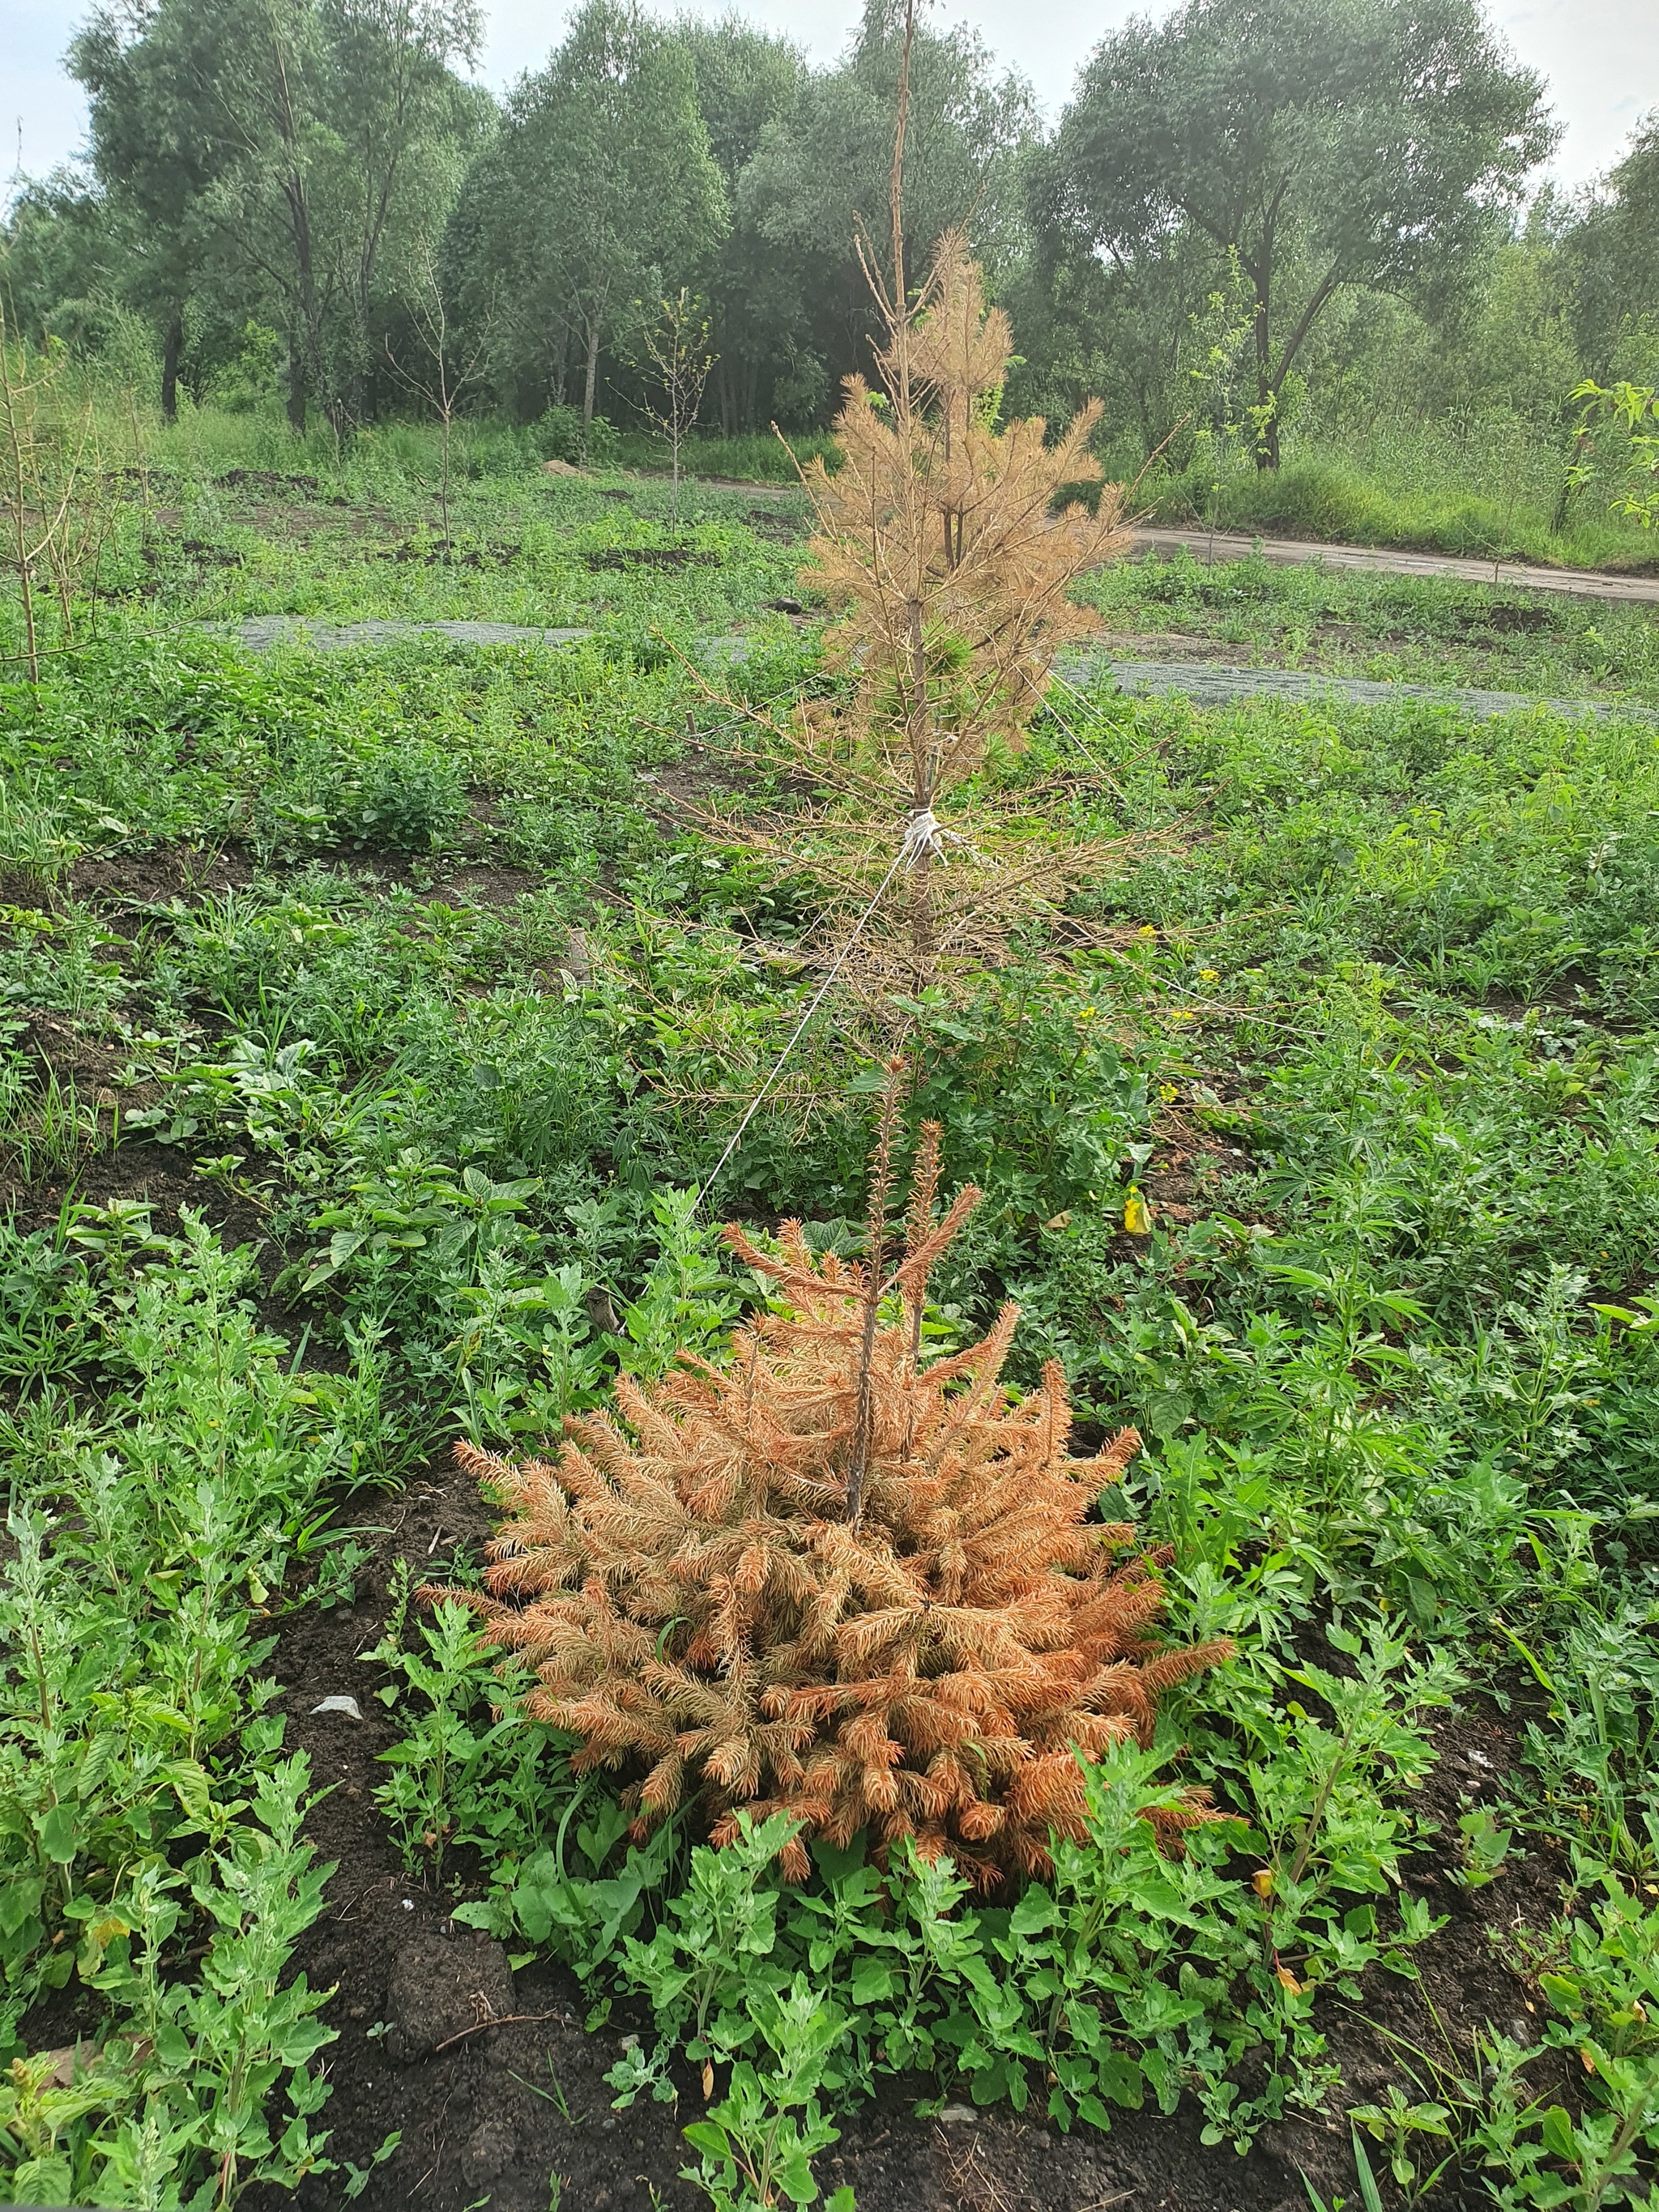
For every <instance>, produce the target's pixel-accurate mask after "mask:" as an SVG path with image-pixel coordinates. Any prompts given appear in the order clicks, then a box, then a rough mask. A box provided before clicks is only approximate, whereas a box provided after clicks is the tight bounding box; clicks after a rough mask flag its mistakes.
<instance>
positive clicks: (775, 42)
mask: <svg viewBox="0 0 1659 2212" xmlns="http://www.w3.org/2000/svg"><path fill="white" fill-rule="evenodd" d="M674 35H675V37H676V38H677V39H678V40H679V42H680V44H681V45H682V46H684V49H685V51H686V52H687V53H688V54H689V55H690V58H691V66H692V70H693V71H694V73H695V76H696V88H697V106H698V107H699V109H700V111H701V112H702V119H703V122H704V125H706V127H707V129H708V150H709V152H710V153H711V154H712V155H713V156H714V163H715V166H716V167H718V168H719V170H720V176H721V179H722V180H723V181H724V183H725V185H726V202H727V204H728V206H729V207H730V209H731V210H732V216H733V220H732V224H731V226H730V228H729V229H728V230H727V232H726V236H725V237H724V238H723V239H722V240H721V241H720V245H719V246H718V247H717V248H716V250H715V252H714V254H713V255H712V256H711V258H710V262H709V267H708V279H707V284H706V288H705V289H706V291H707V295H708V302H709V307H710V311H711V314H712V318H713V328H712V332H711V336H712V340H713V345H714V355H715V362H714V387H713V392H712V395H711V396H712V399H713V403H714V405H715V406H716V407H717V408H718V410H719V411H720V428H721V429H722V430H723V431H724V432H725V434H726V436H727V437H732V436H734V435H737V434H738V433H739V432H741V431H747V430H753V429H755V428H757V424H758V425H763V424H764V422H765V421H766V416H765V415H763V413H761V411H760V410H761V407H762V404H763V392H765V391H766V389H767V387H768V386H770V385H771V384H772V383H773V382H774V381H775V378H776V375H777V374H778V372H779V371H780V370H786V371H787V364H788V359H789V349H788V346H787V337H786V333H787V331H788V329H789V327H790V326H791V325H792V324H793V322H794V320H795V316H794V313H793V299H790V298H789V297H788V293H789V284H790V277H789V272H788V270H787V268H784V267H781V266H780V265H779V261H778V257H777V256H776V254H775V252H774V251H773V249H772V247H771V246H770V245H769V242H768V241H767V240H766V239H764V238H763V236H762V235H761V234H760V233H759V231H758V230H757V228H756V226H755V224H754V223H753V222H750V221H742V220H738V205H739V190H740V187H741V184H742V180H743V176H744V171H745V170H746V169H747V168H748V167H749V164H750V162H751V161H753V160H754V158H755V155H756V154H757V152H758V151H759V149H760V143H761V141H762V139H763V137H764V136H765V134H766V132H767V131H768V130H769V128H770V127H771V126H773V125H781V126H782V127H783V128H784V129H785V130H786V131H787V129H789V128H790V127H791V126H792V125H793V123H794V121H795V120H796V118H798V116H799V111H800V108H801V105H802V102H803V101H804V100H805V98H806V97H807V88H808V84H809V77H808V72H807V67H806V59H805V55H804V54H802V53H801V52H800V51H799V48H798V47H797V46H793V45H792V44H791V42H790V41H789V40H787V39H783V38H777V37H775V36H773V35H772V34H771V33H769V32H765V31H761V30H757V28H756V27H755V26H754V25H753V24H751V23H746V22H744V20H743V18H742V17H741V16H740V15H726V16H722V17H721V18H720V21H718V22H713V23H710V22H706V21H702V19H700V18H699V17H697V16H695V15H685V16H682V17H681V18H680V19H679V21H678V22H677V23H676V25H675V27H674Z"/></svg>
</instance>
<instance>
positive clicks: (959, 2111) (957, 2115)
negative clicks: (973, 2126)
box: [939, 2105, 979, 2128]
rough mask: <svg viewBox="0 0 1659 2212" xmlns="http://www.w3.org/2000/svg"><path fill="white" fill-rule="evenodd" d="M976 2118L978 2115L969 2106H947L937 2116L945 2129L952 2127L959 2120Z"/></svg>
mask: <svg viewBox="0 0 1659 2212" xmlns="http://www.w3.org/2000/svg"><path fill="white" fill-rule="evenodd" d="M939 2118H940V2119H941V2120H942V2121H943V2122H944V2124H945V2126H946V2127H947V2128H948V2127H954V2126H955V2125H956V2124H957V2122H959V2121H961V2120H976V2119H977V2118H979V2114H978V2113H977V2112H975V2110H974V2108H973V2106H971V2105H947V2106H945V2110H944V2111H943V2112H941V2113H940V2114H939Z"/></svg>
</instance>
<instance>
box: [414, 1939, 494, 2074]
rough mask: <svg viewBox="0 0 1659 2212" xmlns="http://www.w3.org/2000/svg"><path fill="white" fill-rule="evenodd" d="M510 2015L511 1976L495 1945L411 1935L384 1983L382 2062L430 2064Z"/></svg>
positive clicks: (485, 1942) (483, 1940) (484, 1942)
mask: <svg viewBox="0 0 1659 2212" xmlns="http://www.w3.org/2000/svg"><path fill="white" fill-rule="evenodd" d="M513 2009H514V2006H513V1970H512V1968H511V1967H510V1966H508V1965H507V1953H506V1952H505V1951H504V1950H503V1949H502V1948H501V1945H500V1944H499V1943H495V1942H490V1940H489V1937H488V1936H473V1937H471V1940H469V1941H466V1942H446V1941H445V1940H444V1938H443V1937H442V1936H440V1935H439V1934H437V1932H436V1931H435V1930H434V1931H433V1932H431V1933H430V1934H423V1935H411V1936H410V1939H409V1940H408V1942H405V1943H403V1944H401V1945H400V1946H399V1947H398V1952H397V1955H396V1956H395V1957H394V1958H393V1960H392V1971H391V1972H390V1973H389V1974H388V1976H387V1977H386V2057H388V2058H390V2059H391V2060H392V2063H394V2064H396V2065H400V2066H407V2065H411V2064H413V2063H415V2062H416V2060H418V2059H422V2058H430V2057H433V2056H434V2055H435V2053H437V2052H438V2051H441V2049H443V2048H444V2047H445V2046H447V2045H459V2041H460V2039H461V2038H462V2037H471V2035H472V2034H473V2033H475V2032H476V2031H477V2030H479V2029H481V2028H484V2027H487V2026H488V2025H489V2022H490V2021H494V2020H501V2019H504V2018H505V2017H506V2016H507V2014H509V2013H511V2012H512V2011H513ZM463 2047H464V2046H463Z"/></svg>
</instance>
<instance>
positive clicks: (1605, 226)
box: [1561, 112, 1659, 382]
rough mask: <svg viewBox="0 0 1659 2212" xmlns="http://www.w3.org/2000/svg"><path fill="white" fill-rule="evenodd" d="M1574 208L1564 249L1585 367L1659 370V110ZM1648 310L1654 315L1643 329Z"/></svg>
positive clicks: (1635, 372)
mask: <svg viewBox="0 0 1659 2212" xmlns="http://www.w3.org/2000/svg"><path fill="white" fill-rule="evenodd" d="M1575 212H1576V216H1577V220H1576V221H1574V222H1571V223H1570V224H1569V225H1568V226H1567V228H1565V231H1564V234H1563V237H1562V241H1561V250H1562V258H1563V260H1564V262H1565V264H1566V269H1567V273H1568V282H1569V285H1570V289H1571V301H1572V307H1571V313H1572V324H1573V332H1574V336H1575V337H1576V338H1577V345H1578V351H1579V356H1580V358H1581V359H1582V360H1583V363H1584V366H1585V368H1586V369H1587V371H1588V373H1589V375H1590V376H1592V377H1593V378H1595V379H1596V380H1598V381H1601V382H1606V381H1607V380H1608V379H1610V378H1614V377H1618V376H1620V375H1622V376H1625V377H1626V378H1630V377H1639V376H1642V375H1644V374H1645V375H1646V376H1647V377H1648V379H1649V380H1650V381H1651V380H1654V379H1655V378H1659V112H1655V113H1654V114H1652V115H1650V116H1648V117H1647V118H1645V119H1644V121H1643V122H1642V123H1641V124H1640V125H1638V128H1637V129H1636V131H1634V133H1633V134H1632V138H1631V143H1630V150H1629V151H1628V153H1626V155H1625V156H1624V158H1623V160H1622V161H1620V162H1619V163H1618V164H1617V165H1616V166H1615V167H1614V168H1613V170H1612V171H1611V173H1609V175H1608V176H1607V180H1606V182H1605V184H1604V185H1601V187H1600V188H1599V189H1597V190H1593V191H1590V192H1589V193H1588V194H1586V195H1585V196H1584V198H1583V201H1582V202H1581V203H1580V205H1579V207H1578V209H1577V210H1576V211H1575ZM1644 316H1646V317H1649V318H1652V319H1653V320H1651V321H1650V324H1649V327H1648V329H1647V330H1646V331H1644V328H1643V320H1644Z"/></svg>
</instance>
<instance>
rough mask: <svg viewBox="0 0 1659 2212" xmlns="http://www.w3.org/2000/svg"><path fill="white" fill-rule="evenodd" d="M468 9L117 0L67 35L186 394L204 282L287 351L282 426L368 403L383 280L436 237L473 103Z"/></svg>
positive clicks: (166, 351)
mask: <svg viewBox="0 0 1659 2212" xmlns="http://www.w3.org/2000/svg"><path fill="white" fill-rule="evenodd" d="M478 21H479V18H478V12H477V6H476V4H475V0H131V4H128V0H118V4H114V5H111V6H107V7H106V8H104V9H102V10H100V13H99V14H98V15H95V16H94V18H93V20H92V21H91V22H90V23H89V24H88V27H86V29H85V30H83V31H82V33H80V34H79V35H78V36H77V38H76V41H75V43H74V45H73V46H72V48H71V52H70V66H71V68H72V69H73V70H74V72H75V74H76V76H79V77H80V79H81V81H82V82H83V83H84V84H85V85H86V87H87V89H88V94H89V95H90V105H91V118H92V143H93V152H94V164H95V167H96V169H97V172H98V174H99V176H100V180H101V181H102V182H103V183H104V185H105V186H106V190H107V191H108V192H109V194H110V196H111V198H112V202H113V203H115V204H118V205H124V206H125V207H128V208H130V210H131V213H132V216H133V225H132V227H133V228H134V230H135V232H136V233H137V235H139V236H140V237H142V239H143V240H144V247H145V252H144V258H143V263H142V264H141V266H140V268H139V270H138V271H137V276H136V277H135V279H134V281H133V290H134V295H135V296H136V297H137V299H139V300H140V301H142V302H143V304H146V305H148V306H149V307H151V309H152V310H153V311H154V312H155V313H156V315H157V317H158V319H159V321H160V325H161V331H162V333H163V371H162V386H163V407H164V410H165V411H169V412H170V411H171V410H172V409H173V405H174V404H175V399H176V388H177V377H178V369H179V349H180V347H181V345H182V343H183V335H184V328H185V307H186V305H187V304H188V302H189V301H190V299H191V295H193V294H195V293H197V292H198V291H200V290H202V289H211V290H212V291H213V292H214V293H215V294H216V296H217V297H218V299H219V300H220V301H222V302H223V301H229V302H231V303H233V304H234V308H235V309H236V310H238V311H240V312H239V315H238V319H241V318H243V317H245V316H246V315H248V314H258V315H260V316H261V317H263V318H265V319H270V320H271V321H273V322H275V323H276V324H277V325H279V326H280V327H281V328H282V329H283V331H284V332H285V334H286V336H287V338H288V343H289V421H290V422H291V423H292V424H293V426H294V427H295V428H296V429H303V428H304V427H305V421H306V412H307V398H308V396H310V395H315V396H317V397H318V398H320V399H321V400H322V401H323V403H324V404H325V406H326V408H327V409H328V411H329V414H330V416H331V419H332V420H333V421H334V422H335V423H336V425H337V427H340V426H343V423H344V422H346V421H348V420H349V419H351V418H352V416H354V415H355V414H356V412H357V411H358V410H360V408H361V405H362V386H363V379H364V376H365V374H366V372H367V367H368V356H369V352H370V337H371V330H370V325H371V324H372V322H373V320H374V313H375V306H374V303H375V301H376V298H377V289H378V287H379V283H380V268H381V264H382V260H383V258H384V257H385V256H386V252H388V250H389V249H392V248H393V247H395V246H397V245H398V243H399V242H400V241H407V242H411V243H412V242H413V241H415V240H418V239H419V237H420V236H422V234H429V233H431V232H433V231H435V229H436V228H439V227H440V226H441V222H442V220H443V216H444V215H445V213H446V212H447V206H448V204H449V202H450V200H451V199H452V198H453V191H454V186H455V182H456V179H457V174H458V172H459V166H460V161H461V159H462V158H463V149H464V148H465V144H466V143H467V142H468V141H469V140H471V139H475V138H476V137H477V131H478V128H479V125H480V122H481V119H482V111H481V108H480V104H479V99H478V95H477V93H476V92H474V91H473V90H472V89H471V88H468V87H467V86H465V84H463V83H462V82H461V81H460V79H459V78H458V77H457V76H455V75H454V74H453V70H451V68H450V66H449V64H450V62H451V60H452V59H462V60H464V59H466V58H470V56H471V53H472V52H473V50H474V47H475V46H476V42H477V35H478Z"/></svg>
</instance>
